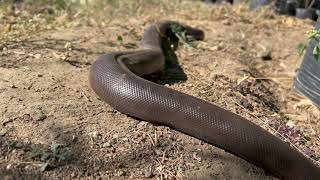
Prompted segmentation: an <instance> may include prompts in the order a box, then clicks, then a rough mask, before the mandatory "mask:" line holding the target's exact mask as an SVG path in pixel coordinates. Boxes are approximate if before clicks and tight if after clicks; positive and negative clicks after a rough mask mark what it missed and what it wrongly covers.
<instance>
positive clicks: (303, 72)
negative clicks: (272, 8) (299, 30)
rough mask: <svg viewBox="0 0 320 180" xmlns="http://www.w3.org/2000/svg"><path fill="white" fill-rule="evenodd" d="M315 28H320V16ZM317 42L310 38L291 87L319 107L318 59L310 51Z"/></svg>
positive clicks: (319, 64) (319, 67) (319, 62)
mask: <svg viewBox="0 0 320 180" xmlns="http://www.w3.org/2000/svg"><path fill="white" fill-rule="evenodd" d="M316 29H320V18H318V20H317V23H316ZM317 44H318V42H317V41H315V40H311V41H310V43H309V44H308V48H307V50H306V53H305V55H304V58H303V61H302V64H301V66H300V68H299V71H298V75H297V77H296V79H295V82H294V84H293V87H294V89H295V90H297V91H298V92H299V93H301V94H303V95H304V96H306V97H307V98H309V99H310V100H311V101H312V102H313V103H314V104H315V105H316V106H317V107H318V108H319V109H320V60H317V59H316V58H315V57H314V56H313V53H312V52H313V49H314V47H315V46H316V45H317Z"/></svg>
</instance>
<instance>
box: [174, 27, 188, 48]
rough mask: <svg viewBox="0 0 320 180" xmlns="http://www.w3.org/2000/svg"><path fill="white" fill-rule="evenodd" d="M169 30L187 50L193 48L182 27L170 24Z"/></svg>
mask: <svg viewBox="0 0 320 180" xmlns="http://www.w3.org/2000/svg"><path fill="white" fill-rule="evenodd" d="M170 29H171V31H172V32H173V33H174V34H175V36H176V37H177V38H178V39H179V41H180V42H181V43H182V44H183V45H186V46H187V47H188V48H193V44H192V43H191V41H192V40H193V39H192V38H190V37H188V36H187V32H186V30H185V29H184V28H183V27H182V26H180V25H178V24H172V25H171V26H170Z"/></svg>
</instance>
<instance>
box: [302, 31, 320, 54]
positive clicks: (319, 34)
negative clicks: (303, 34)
mask: <svg viewBox="0 0 320 180" xmlns="http://www.w3.org/2000/svg"><path fill="white" fill-rule="evenodd" d="M307 34H308V42H307V43H300V44H299V46H298V51H299V55H302V54H303V53H304V51H305V50H306V48H307V46H308V45H307V44H309V42H310V41H311V40H314V41H316V45H315V47H314V48H313V51H312V54H313V56H314V58H315V59H316V60H318V59H319V57H320V29H313V30H311V31H308V32H307Z"/></svg>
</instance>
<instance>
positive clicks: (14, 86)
mask: <svg viewBox="0 0 320 180" xmlns="http://www.w3.org/2000/svg"><path fill="white" fill-rule="evenodd" d="M10 87H11V88H13V89H15V88H18V87H17V86H16V85H14V84H12V85H11V86H10Z"/></svg>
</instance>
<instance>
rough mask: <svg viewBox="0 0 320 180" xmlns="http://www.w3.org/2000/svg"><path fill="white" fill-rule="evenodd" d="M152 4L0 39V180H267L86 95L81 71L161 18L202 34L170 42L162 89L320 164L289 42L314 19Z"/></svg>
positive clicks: (130, 44)
mask: <svg viewBox="0 0 320 180" xmlns="http://www.w3.org/2000/svg"><path fill="white" fill-rule="evenodd" d="M138 2H141V1H138ZM150 2H155V1H150ZM160 2H161V3H162V4H161V5H159V6H158V5H157V4H155V5H151V6H152V7H153V8H158V9H155V10H153V12H150V9H148V8H146V7H145V6H143V7H141V9H140V13H136V14H129V13H128V14H120V15H119V14H118V15H117V16H116V17H115V18H106V19H104V16H102V15H101V14H103V13H101V14H99V17H94V18H91V19H89V20H88V19H87V20H88V21H87V22H89V23H86V24H81V25H75V26H65V25H64V26H58V25H56V27H54V26H55V25H53V27H50V28H48V29H46V30H43V29H42V30H41V31H40V30H39V31H33V32H32V33H31V32H30V33H28V32H29V31H27V30H26V32H27V33H22V34H18V36H16V37H17V38H12V39H10V38H3V39H2V42H1V44H0V50H1V51H0V58H1V60H0V99H1V101H0V114H1V116H0V176H1V177H5V178H4V179H199V180H200V179H201V180H204V179H268V180H269V179H276V178H274V177H273V176H272V175H270V174H267V173H265V172H264V171H263V170H261V169H259V168H257V167H255V166H253V165H251V164H249V163H247V162H246V161H244V160H242V159H240V158H237V157H235V156H233V155H231V154H229V153H227V152H225V151H223V150H221V149H219V148H216V147H213V146H211V145H208V144H206V143H204V142H201V141H199V140H197V139H195V138H192V137H189V136H187V135H184V134H182V133H179V132H177V131H174V130H171V129H169V128H167V127H162V126H154V125H152V124H150V123H147V122H141V121H139V120H136V119H133V118H131V117H128V116H126V115H124V114H121V113H119V112H118V111H116V110H114V109H113V108H112V107H111V106H109V105H108V104H106V103H104V102H102V101H101V100H99V99H98V98H97V96H96V95H95V94H94V92H93V91H92V89H91V88H90V86H89V83H88V71H89V68H90V65H91V64H92V63H93V62H94V61H95V60H96V58H97V57H98V56H100V55H102V54H104V53H106V52H111V51H119V50H134V49H136V48H138V47H139V41H140V39H141V36H142V33H143V30H144V29H145V28H146V27H147V26H148V25H149V24H151V23H153V22H155V21H157V20H160V19H171V20H177V21H180V22H183V23H186V24H188V25H191V26H195V27H198V28H201V29H203V30H204V31H205V33H206V38H205V40H204V41H201V42H196V44H195V48H190V47H188V46H186V45H183V44H182V45H181V46H180V47H179V49H178V50H177V51H176V55H177V59H178V64H173V65H171V66H170V67H169V68H168V69H167V72H166V73H165V75H164V76H163V77H161V80H160V81H161V82H162V83H166V86H168V87H170V88H173V89H176V90H178V91H181V92H184V93H187V94H190V95H192V96H196V97H199V98H201V99H204V100H206V101H208V102H211V103H214V104H217V105H219V106H221V107H223V108H225V109H228V110H230V111H232V112H235V113H237V114H239V115H241V116H243V117H246V118H248V119H249V120H251V121H253V122H255V123H256V124H258V125H260V126H262V127H264V128H266V129H268V130H269V131H270V132H271V133H274V134H276V135H278V136H279V137H280V138H282V139H285V140H286V141H287V142H290V143H291V144H292V145H294V146H296V147H297V148H299V149H300V150H301V151H302V152H303V153H305V154H306V155H308V156H310V157H311V158H313V159H314V160H315V161H318V162H319V157H320V148H319V147H320V123H319V120H320V116H319V112H318V110H317V109H316V108H315V107H314V106H312V104H311V103H310V102H309V101H308V100H306V99H304V98H303V97H302V96H299V95H298V94H297V93H295V92H294V90H293V89H292V88H291V87H292V83H293V79H294V77H295V74H296V71H297V69H298V68H299V64H300V63H301V60H302V59H301V57H299V55H298V52H297V49H296V47H297V45H298V44H299V43H300V42H303V41H304V40H305V38H306V34H305V32H306V31H307V30H310V29H312V28H313V26H314V22H312V21H309V20H297V19H294V18H292V17H286V16H277V15H275V14H273V13H272V11H270V10H268V9H263V10H259V11H256V12H249V11H248V10H247V8H246V7H245V6H244V5H237V6H230V5H222V6H209V5H205V4H201V3H200V2H192V1H177V2H180V3H177V2H176V4H174V5H173V4H172V3H171V4H170V3H169V1H165V0H163V1H160ZM166 3H167V5H164V4H166ZM171 5H172V6H173V7H171ZM137 7H139V6H137ZM155 12H157V13H155ZM104 13H108V11H106V9H105V11H104ZM40 18H41V17H40ZM3 19H6V18H5V17H2V20H3ZM8 21H9V20H8ZM62 21H68V22H71V20H69V19H67V18H66V16H64V15H61V16H58V17H56V18H55V21H54V22H55V23H57V24H59V23H61V22H62ZM40 27H42V26H41V25H39V29H41V28H40ZM0 29H1V28H0ZM2 30H3V32H4V30H6V27H3V29H2ZM10 31H11V32H7V34H9V35H10V33H11V35H12V32H14V29H13V30H10ZM16 31H17V32H21V31H23V30H21V29H20V30H19V29H16ZM9 35H8V36H9ZM11 35H10V36H11ZM12 36H14V35H12ZM177 69H179V71H181V72H178V73H177Z"/></svg>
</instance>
